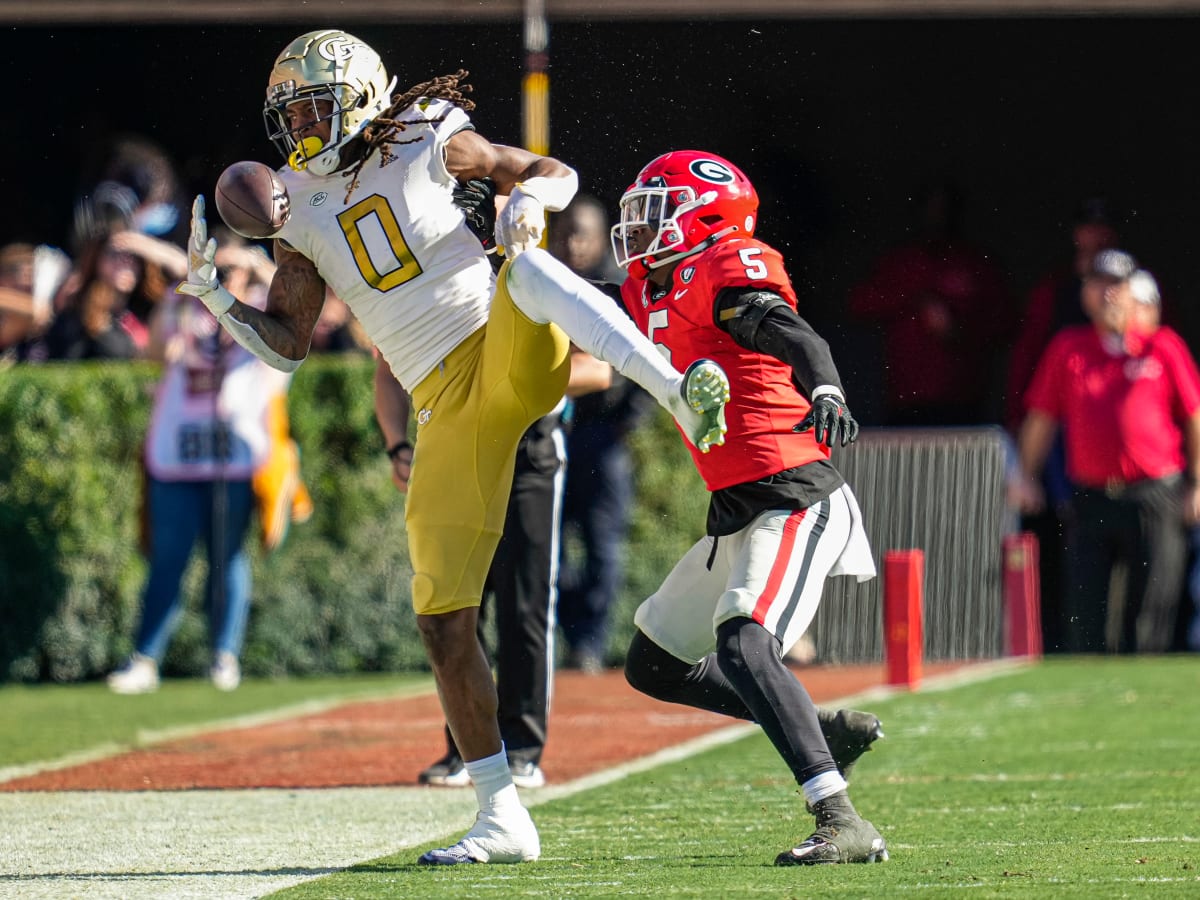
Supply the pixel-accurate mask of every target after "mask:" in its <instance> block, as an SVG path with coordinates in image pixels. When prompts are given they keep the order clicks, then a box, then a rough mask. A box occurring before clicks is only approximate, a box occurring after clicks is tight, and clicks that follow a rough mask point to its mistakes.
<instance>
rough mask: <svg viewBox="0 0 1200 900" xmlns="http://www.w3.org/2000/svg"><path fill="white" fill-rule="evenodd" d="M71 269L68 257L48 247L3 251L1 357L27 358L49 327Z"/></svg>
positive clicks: (17, 247) (16, 246)
mask: <svg viewBox="0 0 1200 900" xmlns="http://www.w3.org/2000/svg"><path fill="white" fill-rule="evenodd" d="M70 267H71V261H70V260H69V259H68V258H67V255H66V254H65V253H63V252H62V251H61V250H59V249H58V248H57V247H50V246H48V245H46V244H42V245H39V246H37V247H35V246H34V245H33V244H23V243H15V244H9V245H8V246H6V247H3V248H0V356H2V357H3V358H5V359H7V360H10V361H11V360H21V359H25V358H26V357H27V354H28V348H29V347H30V346H31V345H32V344H33V343H34V342H35V341H36V340H37V339H38V338H39V337H41V335H42V334H43V333H44V332H45V330H46V328H47V327H48V326H49V324H50V320H51V317H52V316H53V309H52V307H51V301H52V300H53V297H54V293H55V292H56V291H57V290H58V287H59V285H60V284H61V283H62V280H63V278H65V277H66V274H67V271H68V270H69V269H70Z"/></svg>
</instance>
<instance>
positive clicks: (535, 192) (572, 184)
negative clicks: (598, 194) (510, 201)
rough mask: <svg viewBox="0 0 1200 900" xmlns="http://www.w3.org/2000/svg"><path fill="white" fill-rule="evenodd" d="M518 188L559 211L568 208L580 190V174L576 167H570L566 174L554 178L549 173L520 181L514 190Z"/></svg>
mask: <svg viewBox="0 0 1200 900" xmlns="http://www.w3.org/2000/svg"><path fill="white" fill-rule="evenodd" d="M517 188H519V189H520V190H521V191H522V192H523V193H525V194H527V195H528V196H530V197H532V198H533V199H534V200H536V201H537V202H538V203H540V204H542V206H544V207H546V209H548V210H550V211H551V212H559V211H560V210H563V209H566V208H567V204H568V203H570V202H571V198H572V197H574V196H575V192H576V191H577V190H579V175H578V174H577V173H576V172H575V170H574V169H570V170H569V171H568V173H567V174H566V175H560V176H558V177H553V178H552V177H550V176H547V175H536V176H534V177H533V178H529V179H526V180H525V181H521V182H518V183H517V184H516V186H515V187H514V190H516V189H517ZM510 196H511V195H510Z"/></svg>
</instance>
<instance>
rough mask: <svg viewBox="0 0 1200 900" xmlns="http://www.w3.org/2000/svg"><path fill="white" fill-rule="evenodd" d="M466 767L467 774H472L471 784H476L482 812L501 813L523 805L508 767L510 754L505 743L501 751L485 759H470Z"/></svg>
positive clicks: (476, 794)
mask: <svg viewBox="0 0 1200 900" xmlns="http://www.w3.org/2000/svg"><path fill="white" fill-rule="evenodd" d="M466 767H467V774H468V775H470V776H471V784H472V785H474V786H475V797H476V799H477V800H478V801H479V809H480V810H481V811H482V812H485V813H499V812H503V811H504V810H505V809H507V808H510V807H513V806H520V805H521V799H520V798H519V797H518V796H517V787H516V785H514V784H513V780H512V772H510V771H509V768H508V754H507V753H505V752H504V744H501V745H500V752H499V753H494V754H492V755H491V756H485V757H484V758H483V759H473V760H469V761H467V762H466Z"/></svg>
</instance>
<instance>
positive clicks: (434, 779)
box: [417, 751, 471, 787]
mask: <svg viewBox="0 0 1200 900" xmlns="http://www.w3.org/2000/svg"><path fill="white" fill-rule="evenodd" d="M417 783H418V784H427V785H429V786H430V787H469V786H470V784H471V776H470V775H469V774H467V766H466V763H464V762H463V761H462V757H461V756H459V755H458V754H457V753H455V752H453V751H451V752H449V753H447V754H446V755H445V756H443V757H442V758H441V759H439V760H438V761H437V762H435V763H434V764H433V765H431V766H429V767H428V768H427V769H425V770H424V771H423V772H421V774H420V775H418V776H417Z"/></svg>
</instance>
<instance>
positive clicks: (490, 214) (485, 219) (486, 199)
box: [451, 178, 496, 253]
mask: <svg viewBox="0 0 1200 900" xmlns="http://www.w3.org/2000/svg"><path fill="white" fill-rule="evenodd" d="M451 193H452V195H453V197H454V205H455V206H457V207H458V208H459V209H461V210H462V211H463V215H464V216H466V219H467V227H468V228H470V229H471V233H472V234H474V235H475V237H477V238H479V242H480V243H481V244H483V249H484V252H485V253H495V252H496V182H494V181H492V179H490V178H472V179H471V180H470V181H468V182H467V183H466V184H461V183H460V184H459V185H458V186H457V187H455V188H454V190H453V191H452V192H451Z"/></svg>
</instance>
